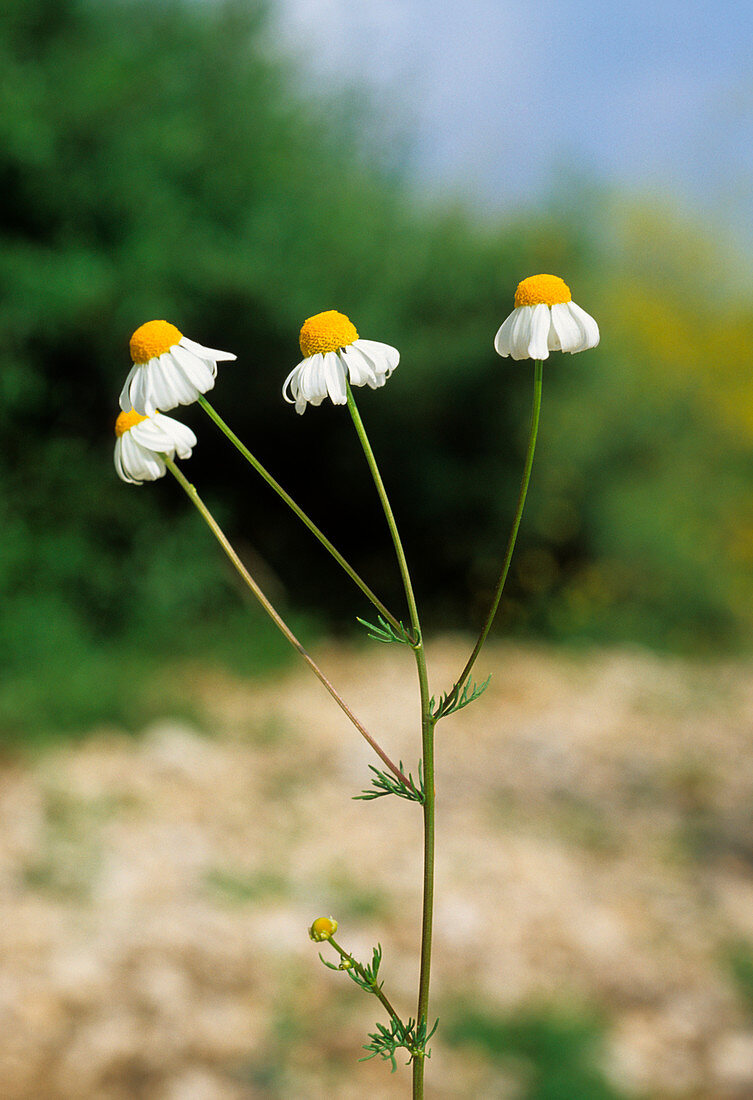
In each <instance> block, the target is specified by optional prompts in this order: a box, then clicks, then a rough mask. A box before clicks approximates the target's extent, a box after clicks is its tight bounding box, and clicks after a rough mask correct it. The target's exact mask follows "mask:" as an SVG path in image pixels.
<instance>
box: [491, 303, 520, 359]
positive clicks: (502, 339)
mask: <svg viewBox="0 0 753 1100" xmlns="http://www.w3.org/2000/svg"><path fill="white" fill-rule="evenodd" d="M514 321H515V310H513V311H512V313H511V314H509V316H507V317H506V318H505V319H504V321H503V322H502V324H501V325H500V326H499V328H498V329H497V335H496V336H495V337H494V350H495V351H496V353H497V355H501V356H503V357H504V358H505V359H506V358H507V357H508V355H509V354H510V352H511V350H512V345H511V343H510V336H511V333H512V326H513V322H514Z"/></svg>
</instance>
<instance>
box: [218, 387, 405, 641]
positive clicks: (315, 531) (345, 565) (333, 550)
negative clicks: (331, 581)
mask: <svg viewBox="0 0 753 1100" xmlns="http://www.w3.org/2000/svg"><path fill="white" fill-rule="evenodd" d="M198 403H199V404H200V405H201V407H202V409H203V410H204V412H205V413H206V414H207V416H208V417H209V418H210V419H211V420H213V421H214V423H215V424H216V425H217V427H218V428H219V429H220V431H221V432H223V433H224V434H225V435H226V436H227V438H228V439H229V440H230V442H231V443H232V444H233V446H234V447H236V448H237V449H238V450H239V451H240V453H241V454H242V455H243V457H244V458H245V459H246V461H247V462H249V463H250V464H251V466H253V468H254V469H255V470H256V472H257V473H258V474H259V475H260V476H261V477H262V478H263V479H264V481H266V483H267V485H269V487H270V488H271V489H274V491H275V492H276V493H277V495H278V496H279V497H280V498H281V499H282V500H284V501H285V503H286V504H287V506H288V508H290V509H291V511H292V512H294V513H295V515H296V516H298V518H299V520H300V521H301V523H303V524H304V526H306V527H308V529H309V531H310V532H311V534H312V535H314V537H315V538H317V539H318V540H319V542H320V543H321V544H322V546H323V547H324V549H325V550H327V551H328V553H330V554H331V555H332V557H333V558H334V559H335V561H336V562H337V564H338V565H339V566H340V567H341V568H342V569H343V570H344V571H345V572H346V573H347V574H348V576H349V577H350V579H351V580H352V581H353V583H354V584H355V585H357V587H358V588H360V589H361V591H362V592H363V594H364V596H365V597H366V599H367V600H369V601H370V602H371V603H372V604H373V605H374V607H375V608H376V609H377V611H378V612H379V613H380V614H381V615H383V616H384V618H385V619H386V620H387V621H388V622H389V623H390V625H391V626H393V627H394V628H395V629H396V630H398V631H399V629H400V623H399V622H398V621H397V619H396V618H395V616H394V615H393V614H392V613H391V612H390V611H388V609H387V608H386V607H385V606H384V604H383V603H382V601H381V600H380V599H379V597H378V596H377V595H376V594H375V593H374V592H372V591H371V589H370V588H369V586H368V585H367V584H366V581H364V580H363V578H362V577H360V576H359V575H358V573H356V571H355V569H354V568H353V566H352V565H351V564H350V562H348V561H346V559H345V558H344V557H343V556H342V554H341V553H340V551H339V550H338V549H337V547H336V546H333V544H332V543H331V542H330V541H329V539H328V538H327V536H326V535H325V534H324V532H323V531H320V530H319V528H318V527H317V525H316V524H315V523H314V521H313V520H312V519H311V518H310V517H309V516H307V515H306V513H305V512H304V511H303V509H302V508H300V507H299V506H298V505H297V504H296V502H295V501H294V500H293V498H292V497H291V495H290V493H288V492H286V491H285V489H283V487H282V485H280V483H279V482H278V481H276V480H275V478H273V477H272V475H271V474H270V472H269V470H267V469H266V468H265V467H264V466H262V464H261V462H259V460H258V458H256V456H255V455H253V454H252V453H251V451H249V449H248V447H247V446H246V445H245V443H243V442H242V441H241V440H240V439H239V438H238V436H237V435H236V434H235V432H234V431H232V429H231V428H229V427H228V425H227V424H226V423H225V421H224V420H223V419H222V417H221V416H220V414H219V413H218V412H217V410H216V409H214V408H213V407H212V406H211V405H210V404H209V402H208V401H207V399H206V397H204V396H203V395H201V394H200V395H199V398H198Z"/></svg>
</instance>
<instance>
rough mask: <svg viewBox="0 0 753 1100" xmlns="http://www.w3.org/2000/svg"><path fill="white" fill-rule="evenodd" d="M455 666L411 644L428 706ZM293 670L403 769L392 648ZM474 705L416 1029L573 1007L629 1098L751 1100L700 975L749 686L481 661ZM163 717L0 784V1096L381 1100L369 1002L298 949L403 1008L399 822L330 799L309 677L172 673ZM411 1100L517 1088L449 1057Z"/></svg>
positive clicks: (678, 674)
mask: <svg viewBox="0 0 753 1100" xmlns="http://www.w3.org/2000/svg"><path fill="white" fill-rule="evenodd" d="M466 655H467V643H465V642H462V641H461V640H457V639H452V638H449V639H445V640H443V641H441V642H440V643H438V644H435V645H434V646H433V647H431V648H430V651H429V658H430V669H431V671H432V674H433V679H434V685H435V690H441V689H442V688H445V687H446V686H447V684H448V682H450V681H451V679H452V677H453V675H455V674H457V673H458V671H459V669H460V667H461V666H462V664H463V662H464V659H465V656H466ZM317 657H318V659H319V661H320V664H321V665H322V667H323V668H324V670H325V671H326V672H327V673H328V674H329V675H330V676H331V678H332V679H333V680H334V681H335V682H336V683H337V684H338V686H339V687H340V688H341V689H342V691H343V694H344V695H345V696H346V698H347V699H348V701H349V703H350V704H351V705H352V707H353V709H354V710H355V712H356V713H357V714H358V715H359V717H360V718H361V719H362V720H363V721H364V722H365V724H366V725H367V726H368V728H369V729H370V730H371V732H372V733H374V734H375V735H376V736H377V737H378V738H379V739H380V740H382V742H383V744H384V745H385V748H387V750H388V751H390V752H391V753H393V754H394V756H395V757H396V758H397V757H401V758H402V759H403V760H404V761H405V763H406V766H407V767H410V768H411V769H412V770H415V766H416V762H417V760H418V755H419V747H418V741H417V735H416V720H417V701H416V690H415V675H414V669H413V664H412V661H411V658H410V655H409V654H408V653H407V652H406V651H405V650H401V649H398V648H397V647H379V646H372V647H371V648H369V649H361V650H355V649H347V648H338V647H334V646H332V647H327V648H325V649H323V650H321V651H320V652H319V653H318V654H317ZM477 668H478V671H479V674H480V675H482V676H485V675H486V674H487V673H488V672H492V674H493V675H492V682H491V686H490V687H489V690H488V692H487V693H486V695H485V697H484V698H483V699H482V700H480V701H479V702H477V703H475V704H474V705H473V706H472V707H469V708H468V709H467V710H465V711H463V712H462V713H461V714H457V715H454V716H451V717H449V718H447V719H446V720H444V721H443V722H442V723H440V725H439V727H438V730H437V744H438V753H437V756H438V774H437V791H438V813H439V837H438V852H439V856H438V867H437V890H438V900H437V913H436V939H435V964H434V981H433V998H434V999H433V1008H434V1010H435V1011H436V1013H437V1014H438V1015H439V1016H440V1017H442V1018H443V1019H444V1018H447V1019H451V1018H452V1017H453V1015H457V1013H458V1011H459V1006H460V1005H461V1004H462V1003H463V1002H467V1003H468V1002H469V1003H472V1004H473V1006H474V1009H476V1010H479V1011H483V1012H488V1013H490V1014H492V1015H494V1014H501V1013H506V1012H508V1011H511V1010H517V1009H520V1008H521V1007H524V1006H527V1005H532V1004H533V1005H547V1006H554V1007H560V1008H567V1007H572V1006H576V1008H578V1009H580V1008H582V1009H583V1010H591V1009H595V1010H598V1011H600V1012H601V1014H602V1015H603V1017H604V1019H605V1020H606V1022H607V1043H606V1048H605V1050H604V1055H603V1064H604V1069H605V1072H606V1073H607V1074H608V1076H609V1078H610V1079H611V1081H612V1082H613V1083H614V1085H615V1087H617V1088H619V1089H621V1090H623V1091H624V1093H625V1094H626V1095H627V1096H643V1097H657V1098H660V1097H661V1098H663V1097H674V1098H682V1100H689V1098H691V1097H692V1098H694V1100H745V1098H750V1097H751V1096H753V1009H752V1008H751V1004H750V1003H749V1004H748V1005H746V1003H745V999H744V997H743V995H742V994H741V991H740V989H739V988H738V987H737V985H736V984H735V982H734V980H733V978H732V976H731V971H730V967H729V965H728V963H727V961H726V959H727V956H728V952H729V950H730V947H731V946H732V945H739V944H744V945H746V944H749V945H753V752H751V732H752V730H753V668H751V667H750V666H749V665H746V664H743V663H742V662H730V663H726V664H716V665H713V666H712V665H709V664H703V665H700V664H698V665H695V664H691V663H687V662H683V661H681V660H679V659H669V658H660V657H657V656H653V655H648V654H645V653H642V652H626V651H609V652H604V651H598V652H591V653H583V654H575V655H574V654H563V653H562V652H557V651H552V650H547V649H544V648H521V647H512V646H497V647H490V648H489V650H488V652H486V651H485V653H484V655H483V656H482V658H481V659H480V661H479V663H478V666H477ZM175 675H180V676H182V677H184V679H185V684H186V694H187V696H188V698H189V699H190V701H192V703H193V705H194V706H195V708H196V713H197V715H199V716H200V719H199V720H198V721H197V724H196V726H191V727H189V726H187V725H186V724H185V723H177V722H176V721H173V720H170V719H166V720H165V721H164V722H161V723H159V724H158V725H155V726H153V727H151V728H149V729H147V730H145V731H143V734H142V735H141V736H139V737H138V738H135V739H134V738H131V737H128V736H126V735H125V734H123V733H122V732H119V731H118V730H105V729H102V730H96V731H92V733H91V736H89V737H88V738H87V739H86V740H85V741H83V742H82V743H80V744H77V745H70V744H69V745H66V746H64V747H60V748H56V749H53V750H50V751H47V752H46V753H44V754H43V755H41V756H39V757H37V758H34V759H31V760H24V761H18V760H11V761H8V760H6V761H5V762H4V763H3V765H2V767H1V768H0V964H1V966H0V1096H1V1097H2V1098H3V1100H47V1098H49V1100H90V1098H91V1100H94V1098H97V1100H125V1098H143V1100H253V1098H256V1097H285V1098H294V1100H319V1098H321V1100H325V1098H327V1100H338V1098H343V1100H345V1098H353V1097H355V1096H361V1095H364V1096H366V1095H371V1096H374V1097H384V1098H385V1100H389V1098H391V1097H406V1096H408V1095H409V1093H410V1089H409V1075H408V1073H407V1072H406V1071H405V1070H403V1069H402V1067H400V1069H399V1072H398V1073H396V1074H395V1075H394V1076H391V1075H390V1074H389V1071H388V1068H387V1067H385V1066H384V1065H383V1064H381V1063H379V1064H377V1063H375V1062H368V1063H365V1064H362V1065H358V1064H357V1062H356V1059H357V1057H358V1056H359V1055H360V1054H361V1049H360V1047H361V1044H362V1042H363V1041H364V1039H365V1035H366V1032H367V1030H370V1029H372V1027H373V1023H374V1021H375V1019H377V1018H380V1016H379V1012H378V1011H375V1009H378V1008H379V1006H378V1005H377V1004H376V1002H375V1001H374V1002H372V1001H371V1000H370V999H369V998H367V997H365V996H364V995H363V994H362V993H360V992H359V991H358V990H357V989H356V988H355V987H354V986H352V985H351V983H349V982H347V981H346V979H345V977H344V976H342V977H341V976H340V975H338V974H334V973H332V972H331V971H328V970H325V969H324V968H323V967H322V966H321V964H320V963H319V961H318V959H317V949H316V947H315V946H314V945H313V944H312V943H311V942H310V941H309V939H308V937H307V932H306V930H307V927H308V925H309V924H310V923H311V921H312V919H313V918H314V917H316V916H318V915H322V914H324V915H328V914H330V913H331V914H333V915H334V916H336V917H337V918H338V920H339V921H340V934H339V935H338V939H339V940H340V942H341V943H342V944H343V945H344V946H346V947H347V948H349V949H351V950H352V951H353V952H354V953H355V954H357V955H361V956H367V955H369V954H370V949H371V946H372V945H373V944H374V943H375V942H376V941H377V940H378V941H380V942H381V943H382V945H383V947H384V952H385V960H384V964H383V976H384V978H385V980H386V985H385V988H386V990H387V991H388V993H389V995H390V997H391V999H392V1000H393V1001H394V1002H396V1004H397V1005H398V1006H399V1007H400V1008H402V1009H403V1010H404V1012H405V1014H406V1015H408V1014H410V1013H411V1012H412V1011H413V1007H414V1006H413V1000H414V990H415V986H416V973H417V952H418V928H419V911H420V898H419V894H420V862H419V860H420V823H419V815H418V812H417V808H416V807H415V806H414V805H412V804H409V803H404V802H402V801H398V800H397V799H394V798H389V799H382V800H379V801H377V802H368V803H364V802H357V801H352V800H351V796H352V795H353V794H357V793H358V791H359V790H360V789H361V788H362V787H363V786H364V785H366V783H367V777H368V772H367V765H368V764H369V763H371V762H372V761H373V757H372V755H371V753H370V750H369V749H368V747H367V746H366V745H365V744H364V743H363V742H362V741H361V740H360V739H359V737H358V735H357V733H356V732H355V731H354V730H353V729H352V727H350V726H349V725H348V723H347V722H346V720H345V719H344V718H343V716H342V715H341V714H340V712H339V711H338V710H337V708H336V707H335V705H334V704H333V703H332V701H331V700H330V699H329V697H328V696H327V695H326V693H325V692H324V691H323V689H322V688H321V686H320V685H319V684H318V683H317V682H316V681H315V680H314V679H313V678H312V677H310V676H309V675H308V674H307V672H306V671H305V670H298V669H297V670H295V671H294V672H291V673H290V674H288V675H286V676H285V677H283V678H281V679H278V680H277V681H275V682H274V683H273V682H262V683H258V682H255V683H243V682H239V681H237V680H233V679H232V678H229V677H228V678H224V679H223V678H220V677H218V676H217V675H215V674H213V675H212V676H209V675H207V674H206V673H205V672H203V671H202V669H201V668H200V667H198V666H197V667H196V668H185V667H183V668H181V669H177V670H175ZM432 1049H433V1056H432V1059H431V1061H430V1062H429V1064H428V1077H427V1080H428V1082H429V1090H428V1094H429V1095H430V1096H432V1097H436V1098H437V1100H439V1098H450V1097H474V1098H479V1097H480V1098H484V1097H490V1098H502V1100H504V1098H508V1097H509V1098H510V1100H512V1098H514V1097H523V1096H525V1092H524V1090H522V1089H521V1087H520V1084H519V1082H518V1081H517V1080H516V1077H515V1071H514V1067H511V1068H509V1069H504V1071H503V1070H502V1069H500V1067H499V1065H497V1066H494V1065H492V1064H491V1063H490V1062H488V1061H486V1060H485V1058H484V1057H483V1056H482V1055H481V1054H480V1053H478V1052H476V1053H469V1051H468V1049H467V1048H462V1049H461V1048H452V1047H450V1046H448V1045H447V1043H446V1042H443V1041H442V1038H441V1030H440V1034H438V1035H437V1037H436V1038H435V1040H433V1042H432Z"/></svg>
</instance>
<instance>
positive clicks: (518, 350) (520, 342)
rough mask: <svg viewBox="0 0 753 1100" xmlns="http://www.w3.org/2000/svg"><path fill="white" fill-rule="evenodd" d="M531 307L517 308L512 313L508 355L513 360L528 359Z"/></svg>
mask: <svg viewBox="0 0 753 1100" xmlns="http://www.w3.org/2000/svg"><path fill="white" fill-rule="evenodd" d="M533 309H534V307H533V306H518V307H517V309H516V310H515V311H514V313H513V322H512V328H511V329H510V355H512V357H513V359H529V358H530V353H529V351H528V345H529V344H530V342H531V321H532V318H533Z"/></svg>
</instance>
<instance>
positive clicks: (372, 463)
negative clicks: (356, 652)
mask: <svg viewBox="0 0 753 1100" xmlns="http://www.w3.org/2000/svg"><path fill="white" fill-rule="evenodd" d="M345 384H346V387H347V392H348V410H349V411H350V415H351V417H352V418H353V424H354V425H355V429H356V434H357V435H358V438H359V440H360V443H361V446H362V447H363V453H364V454H365V456H366V462H367V463H368V467H369V469H370V470H371V476H372V477H373V479H374V484H375V485H376V490H377V493H378V494H379V499H380V501H381V503H382V508H383V509H384V515H385V518H386V520H387V526H388V527H389V530H390V535H391V536H392V542H393V545H394V547H395V553H396V554H397V562H398V566H399V567H400V576H401V577H402V579H403V588H404V589H405V598H406V599H407V601H408V611H409V614H410V621H411V626H412V628H413V633H414V636H415V637H414V641H415V642H416V643H418V642H420V640H421V627H420V624H419V621H418V608H417V607H416V597H415V595H414V594H413V584H412V583H411V579H410V572H409V570H408V562H407V561H406V558H405V551H404V550H403V544H402V542H401V540H400V534H399V532H398V529H397V524H396V523H395V516H394V515H393V512H392V507H391V505H390V502H389V499H388V497H387V490H386V489H385V487H384V482H383V481H382V475H381V474H380V473H379V468H378V466H377V462H376V458H375V457H374V452H373V451H372V449H371V444H370V443H369V439H368V436H367V435H366V429H365V428H364V426H363V421H362V420H361V415H360V413H359V412H358V409H357V407H356V402H355V399H354V397H353V391H352V389H351V388H350V383H349V382H347V381H346V383H345Z"/></svg>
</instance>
